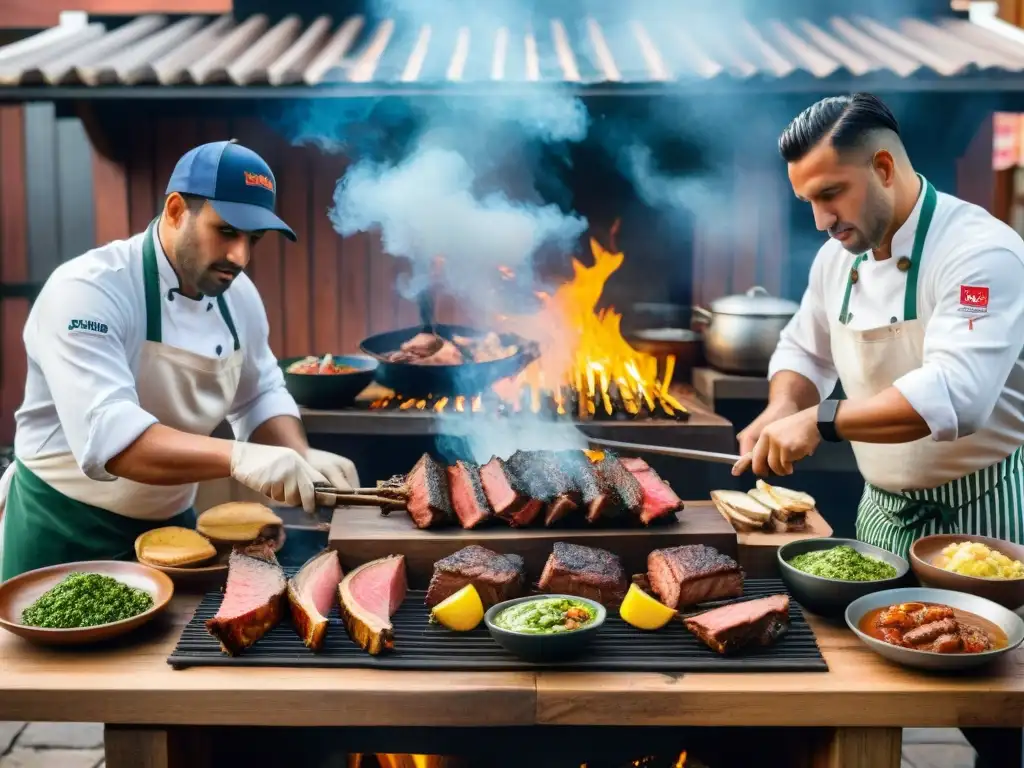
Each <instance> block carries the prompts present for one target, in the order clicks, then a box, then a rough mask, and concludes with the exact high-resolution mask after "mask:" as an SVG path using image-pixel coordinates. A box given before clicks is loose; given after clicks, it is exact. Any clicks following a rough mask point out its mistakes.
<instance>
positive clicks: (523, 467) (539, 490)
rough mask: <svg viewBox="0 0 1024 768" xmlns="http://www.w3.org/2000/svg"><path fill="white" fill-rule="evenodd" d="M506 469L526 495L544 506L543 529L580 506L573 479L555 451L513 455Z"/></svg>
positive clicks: (518, 452)
mask: <svg viewBox="0 0 1024 768" xmlns="http://www.w3.org/2000/svg"><path fill="white" fill-rule="evenodd" d="M506 466H507V467H508V469H509V471H510V472H512V474H513V475H515V476H516V477H517V478H518V479H519V481H520V483H521V484H522V486H523V488H525V489H526V493H527V495H529V496H530V497H531V498H534V499H537V500H539V501H542V502H544V503H545V504H547V508H546V509H545V511H544V523H545V525H552V524H553V523H555V522H557V521H558V520H560V519H562V518H563V517H565V516H566V515H567V514H568V513H569V512H571V511H572V510H574V509H576V508H577V507H578V506H579V499H580V494H579V492H578V491H577V490H576V488H575V485H574V484H573V479H572V475H571V474H570V473H569V472H568V471H567V470H566V468H565V467H564V466H562V463H561V462H560V461H559V457H558V454H557V453H555V452H554V451H516V452H515V453H513V454H512V455H511V456H509V459H508V461H507V462H506Z"/></svg>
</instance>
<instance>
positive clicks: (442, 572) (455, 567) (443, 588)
mask: <svg viewBox="0 0 1024 768" xmlns="http://www.w3.org/2000/svg"><path fill="white" fill-rule="evenodd" d="M467 584H472V585H473V586H474V587H475V588H476V591H477V593H478V594H479V595H480V600H481V602H482V603H483V604H484V608H490V607H491V606H492V605H495V604H496V603H500V602H502V601H504V600H511V599H512V598H513V597H520V596H521V595H523V594H524V593H525V590H526V564H525V563H524V562H523V558H521V557H520V556H519V555H499V554H498V553H497V552H492V551H491V550H489V549H487V548H486V547H481V546H479V545H477V544H471V545H469V546H468V547H463V548H462V549H460V550H459V551H458V552H456V553H454V554H452V555H449V556H448V557H446V558H444V559H443V560H438V561H437V562H436V563H434V575H433V577H432V578H431V579H430V586H429V587H428V588H427V599H426V603H427V607H429V608H433V607H434V606H435V605H437V604H438V603H440V602H441V601H442V600H444V599H445V598H447V597H449V596H451V595H454V594H455V593H456V592H458V591H459V590H460V589H462V588H463V587H464V586H466V585H467Z"/></svg>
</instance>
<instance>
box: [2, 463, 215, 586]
mask: <svg viewBox="0 0 1024 768" xmlns="http://www.w3.org/2000/svg"><path fill="white" fill-rule="evenodd" d="M11 471H12V472H14V476H13V477H12V478H11V485H10V488H9V490H8V497H7V506H6V508H5V510H4V516H3V526H4V551H3V563H2V569H0V579H2V580H4V581H6V580H7V579H10V578H13V577H14V576H18V575H19V574H22V573H25V572H26V571H32V570H35V569H36V568H44V567H46V566H49V565H57V564H60V563H72V562H77V561H80V560H131V559H133V558H134V557H135V539H136V538H138V537H139V535H140V534H142V533H145V532H146V531H148V530H151V529H153V528H158V527H162V526H165V525H178V526H182V527H186V528H194V527H195V513H194V512H193V511H192V510H191V509H189V510H186V511H184V512H182V513H181V514H178V515H175V516H174V517H172V518H171V519H170V520H162V521H161V520H136V519H134V518H131V517H125V516H124V515H119V514H116V513H114V512H108V511H107V510H105V509H100V508H99V507H94V506H92V505H90V504H84V503H82V502H80V501H76V500H74V499H72V498H70V497H68V496H65V495H64V494H63V493H61V492H60V491H57V490H55V489H54V488H51V487H50V486H49V485H47V484H46V483H45V482H43V481H42V480H41V479H40V478H39V477H38V476H37V475H36V474H35V473H34V472H32V470H30V469H28V467H26V466H25V465H24V464H22V463H21V462H20V461H18V462H17V467H16V468H12V469H11Z"/></svg>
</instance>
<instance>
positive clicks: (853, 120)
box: [779, 93, 900, 163]
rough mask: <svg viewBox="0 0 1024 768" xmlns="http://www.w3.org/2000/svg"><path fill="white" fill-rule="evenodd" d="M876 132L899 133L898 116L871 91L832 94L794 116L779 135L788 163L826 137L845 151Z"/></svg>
mask: <svg viewBox="0 0 1024 768" xmlns="http://www.w3.org/2000/svg"><path fill="white" fill-rule="evenodd" d="M876 131H892V132H893V133H895V134H896V136H897V137H898V136H899V135H900V126H899V123H897V122H896V117H895V116H894V115H893V113H892V110H890V109H889V108H888V107H887V106H886V105H885V103H884V102H883V101H882V100H881V99H879V98H878V97H877V96H873V95H871V94H870V93H855V94H853V95H851V96H830V97H829V98H827V99H822V100H821V101H819V102H818V103H817V104H812V105H811V106H809V107H808V108H807V109H805V110H804V111H803V112H801V113H800V114H799V115H797V116H796V117H795V118H793V121H792V122H791V123H790V124H789V125H787V126H786V130H784V131H783V132H782V135H781V136H779V154H780V155H782V159H783V160H785V161H786V162H787V163H793V162H796V161H797V160H800V159H801V158H803V157H804V156H805V155H806V154H807V153H808V152H810V151H811V149H813V148H814V147H815V146H816V145H817V144H818V143H819V142H820V141H821V140H822V139H823V138H825V137H826V136H828V137H830V139H831V142H832V146H833V147H835V148H836V150H837V151H840V152H842V151H844V150H849V149H854V148H858V147H862V146H864V144H865V143H867V140H868V139H869V138H870V136H871V135H872V134H874V133H875V132H876Z"/></svg>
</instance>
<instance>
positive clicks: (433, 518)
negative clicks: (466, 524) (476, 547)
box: [406, 453, 455, 528]
mask: <svg viewBox="0 0 1024 768" xmlns="http://www.w3.org/2000/svg"><path fill="white" fill-rule="evenodd" d="M407 485H408V489H409V497H408V500H407V501H406V509H407V510H408V511H409V517H411V518H412V521H413V523H414V524H415V525H416V527H417V528H434V527H436V526H439V525H445V524H449V523H453V522H455V512H454V510H453V509H452V500H451V496H450V495H449V492H448V473H447V472H446V471H445V467H444V466H443V465H441V464H439V463H438V462H436V461H434V459H433V458H431V456H430V454H429V453H424V454H423V455H422V456H421V457H420V460H419V461H417V462H416V466H415V467H413V468H412V472H410V473H409V476H408V479H407Z"/></svg>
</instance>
